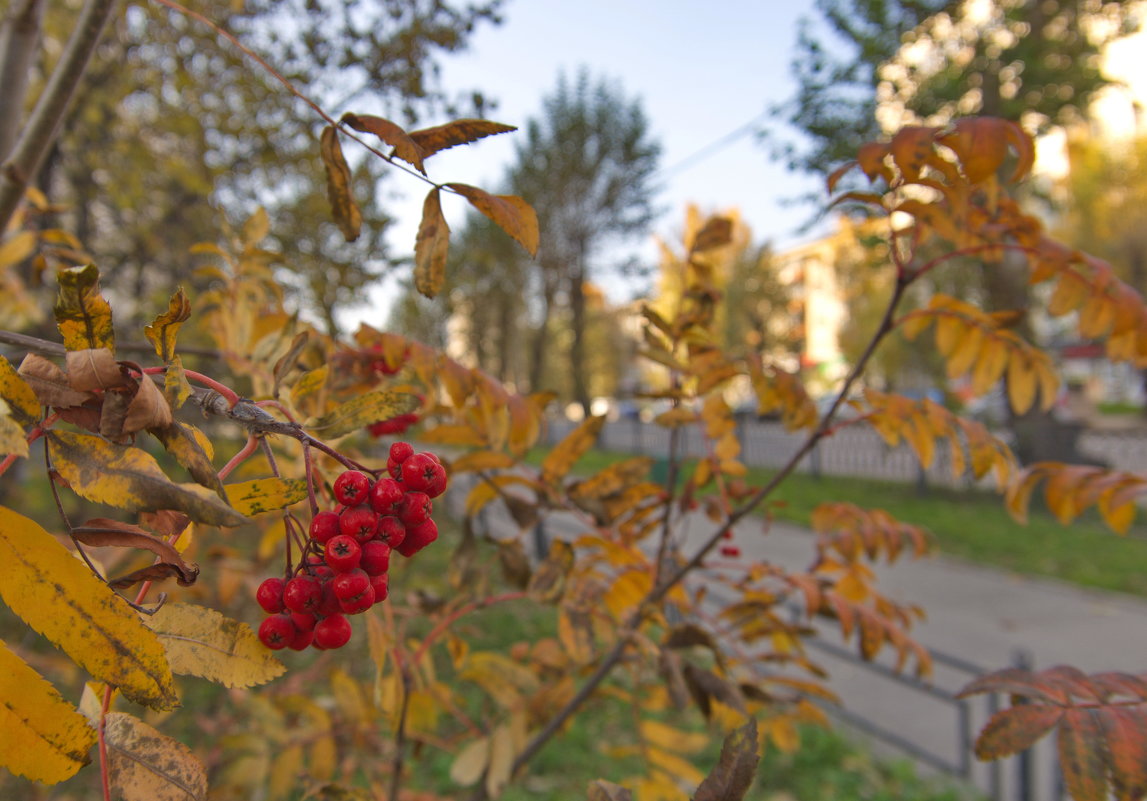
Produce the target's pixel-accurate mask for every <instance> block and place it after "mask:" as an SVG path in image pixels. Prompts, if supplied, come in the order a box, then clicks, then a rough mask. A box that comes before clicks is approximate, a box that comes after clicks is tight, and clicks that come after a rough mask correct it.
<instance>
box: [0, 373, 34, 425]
mask: <svg viewBox="0 0 1147 801" xmlns="http://www.w3.org/2000/svg"><path fill="white" fill-rule="evenodd" d="M0 400H4V401H5V402H6V403H7V404H8V406H7V410H8V415H10V417H11V419H12V420H14V421H15V422H16V423H18V424H19V425H20V426H22V427H25V428H26V427H28V426H33V425H35V424H36V423H37V422H38V421H39V419H40V401H39V400H38V399H37V398H36V392H35V390H33V389H32V387H31V386H30V385H29V384H28V382H27V381H25V380H24V379H23V378H22V377H21V376H20V374H19V373H18V372H16V369H15V368H14V367H12V363H11V362H9V361H8V360H7V359H5V358H4V357H3V356H0Z"/></svg>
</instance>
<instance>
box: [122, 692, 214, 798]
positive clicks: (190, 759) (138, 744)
mask: <svg viewBox="0 0 1147 801" xmlns="http://www.w3.org/2000/svg"><path fill="white" fill-rule="evenodd" d="M104 730H105V737H106V739H107V745H108V774H109V777H110V779H111V785H112V787H113V788H114V789H115V790H116V791H117V792H118V793H119V797H120V798H122V799H123V801H206V798H207V770H206V768H204V767H203V763H202V762H200V761H199V759H198V757H196V756H195V754H193V753H192V752H191V749H190V748H188V747H187V746H185V745H183V743H180V742H178V741H176V740H173V739H171V738H170V737H168V736H166V735H164V734H160V733H159V732H158V731H157V730H155V729H154V728H152V727H151V726H149V725H147V724H146V723H144V722H143V721H142V720H140V719H139V718H136V717H133V716H132V715H126V714H124V713H122V712H112V713H110V714H108V716H107V717H106V718H105V721H104Z"/></svg>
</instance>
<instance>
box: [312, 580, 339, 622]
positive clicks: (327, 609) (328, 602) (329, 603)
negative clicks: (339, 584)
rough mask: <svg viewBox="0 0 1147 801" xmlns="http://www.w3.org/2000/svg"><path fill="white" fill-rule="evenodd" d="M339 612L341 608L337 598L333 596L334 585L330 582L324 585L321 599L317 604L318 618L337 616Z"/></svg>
mask: <svg viewBox="0 0 1147 801" xmlns="http://www.w3.org/2000/svg"><path fill="white" fill-rule="evenodd" d="M341 611H342V607H340V606H339V599H338V596H336V595H335V588H334V585H333V584H332V583H331V582H330V581H328V582H326V583H324V584H323V598H322V600H321V601H320V602H319V609H318V614H319V617H330V616H331V615H337V614H338V613H339V612H341Z"/></svg>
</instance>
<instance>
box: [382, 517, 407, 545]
mask: <svg viewBox="0 0 1147 801" xmlns="http://www.w3.org/2000/svg"><path fill="white" fill-rule="evenodd" d="M378 536H379V537H380V538H381V539H382V541H383V542H385V543H387V544H388V545H390V547H391V548H397V547H398V544H399V543H400V542H402V540H403V539H405V537H406V526H404V525H402V521H401V520H399V519H398V518H397V517H395V516H394V515H387V516H386V517H384V518H382V519H381V520H379V521H378Z"/></svg>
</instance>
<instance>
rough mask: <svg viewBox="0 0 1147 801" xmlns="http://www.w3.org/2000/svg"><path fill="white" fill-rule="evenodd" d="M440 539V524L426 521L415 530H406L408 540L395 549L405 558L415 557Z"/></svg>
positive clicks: (415, 527) (414, 528)
mask: <svg viewBox="0 0 1147 801" xmlns="http://www.w3.org/2000/svg"><path fill="white" fill-rule="evenodd" d="M436 539H438V524H437V523H435V522H434V521H433V520H426V521H424V522H422V523H420V524H418V525H417V526H414V527H413V528H408V529H406V539H404V540H403V541H402V543H401V544H400V545H398V546H397V547H395V550H396V551H398V552H399V553H400V554H402V555H403V556H414V554H416V553H418V552H419V551H421V550H422V549H423V548H425V547H426V546H427V545H429V544H430V543H432V542H434V540H436Z"/></svg>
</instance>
